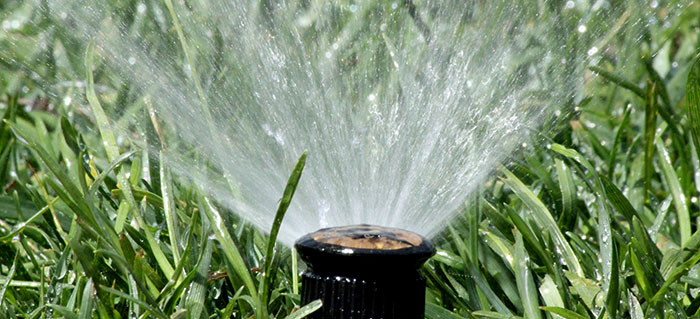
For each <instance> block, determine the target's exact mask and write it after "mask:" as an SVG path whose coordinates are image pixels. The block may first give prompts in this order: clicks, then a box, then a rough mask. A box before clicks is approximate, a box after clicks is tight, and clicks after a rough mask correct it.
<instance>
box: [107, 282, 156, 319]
mask: <svg viewBox="0 0 700 319" xmlns="http://www.w3.org/2000/svg"><path fill="white" fill-rule="evenodd" d="M97 288H98V289H99V290H102V291H104V292H107V293H110V294H113V295H116V296H118V297H120V298H124V299H126V300H129V301H130V302H133V303H137V304H139V305H140V306H141V307H144V308H146V309H147V310H148V311H149V312H150V313H151V314H152V315H153V316H155V317H157V318H161V319H168V317H167V316H166V315H165V314H163V313H162V312H161V311H160V310H158V309H157V308H155V307H152V306H151V305H149V304H148V303H146V302H144V301H142V300H140V299H137V298H134V296H131V295H129V294H125V293H124V292H122V291H119V290H116V289H113V288H110V287H106V286H98V287H97Z"/></svg>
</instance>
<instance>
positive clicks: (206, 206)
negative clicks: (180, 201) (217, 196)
mask: <svg viewBox="0 0 700 319" xmlns="http://www.w3.org/2000/svg"><path fill="white" fill-rule="evenodd" d="M199 199H200V201H199V202H200V205H201V208H202V210H203V211H204V213H205V215H206V216H207V219H209V223H210V224H211V226H212V227H213V231H214V236H216V239H217V240H218V241H219V243H221V245H222V246H223V253H224V255H225V256H226V259H228V262H229V263H230V264H231V266H233V268H234V270H235V273H236V274H237V275H238V276H239V277H240V278H241V280H243V283H244V284H245V286H246V289H247V290H248V292H249V293H250V295H251V297H252V298H253V299H254V300H255V304H257V305H259V304H260V301H259V299H258V292H257V289H256V287H255V283H254V282H253V277H252V276H251V275H250V271H248V267H247V266H246V264H245V261H244V260H243V256H241V253H240V251H239V250H238V247H236V244H235V243H234V241H233V237H231V234H230V233H229V232H228V230H227V229H226V225H224V219H223V218H222V217H221V213H219V211H218V210H217V209H216V208H215V207H214V205H213V204H212V203H211V202H210V201H209V199H208V198H206V197H203V196H200V198H199ZM229 276H230V274H229Z"/></svg>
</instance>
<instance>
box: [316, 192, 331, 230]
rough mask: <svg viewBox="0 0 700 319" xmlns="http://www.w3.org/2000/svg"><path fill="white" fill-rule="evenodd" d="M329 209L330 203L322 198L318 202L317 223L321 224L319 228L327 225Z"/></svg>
mask: <svg viewBox="0 0 700 319" xmlns="http://www.w3.org/2000/svg"><path fill="white" fill-rule="evenodd" d="M330 210H331V204H330V203H329V202H328V201H327V200H325V199H322V200H320V201H319V202H318V224H319V225H320V226H321V228H325V227H328V226H329V224H328V216H327V215H328V212H329V211H330Z"/></svg>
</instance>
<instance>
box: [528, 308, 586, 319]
mask: <svg viewBox="0 0 700 319" xmlns="http://www.w3.org/2000/svg"><path fill="white" fill-rule="evenodd" d="M540 309H542V310H544V311H549V312H551V313H553V314H556V315H559V316H561V317H563V318H566V319H588V317H586V316H584V315H581V314H579V313H577V312H574V311H571V310H569V309H565V308H561V307H540Z"/></svg>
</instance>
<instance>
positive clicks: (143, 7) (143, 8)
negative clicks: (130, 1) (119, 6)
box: [136, 3, 146, 13]
mask: <svg viewBox="0 0 700 319" xmlns="http://www.w3.org/2000/svg"><path fill="white" fill-rule="evenodd" d="M136 12H138V13H144V12H146V5H145V4H143V3H139V5H138V6H136Z"/></svg>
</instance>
